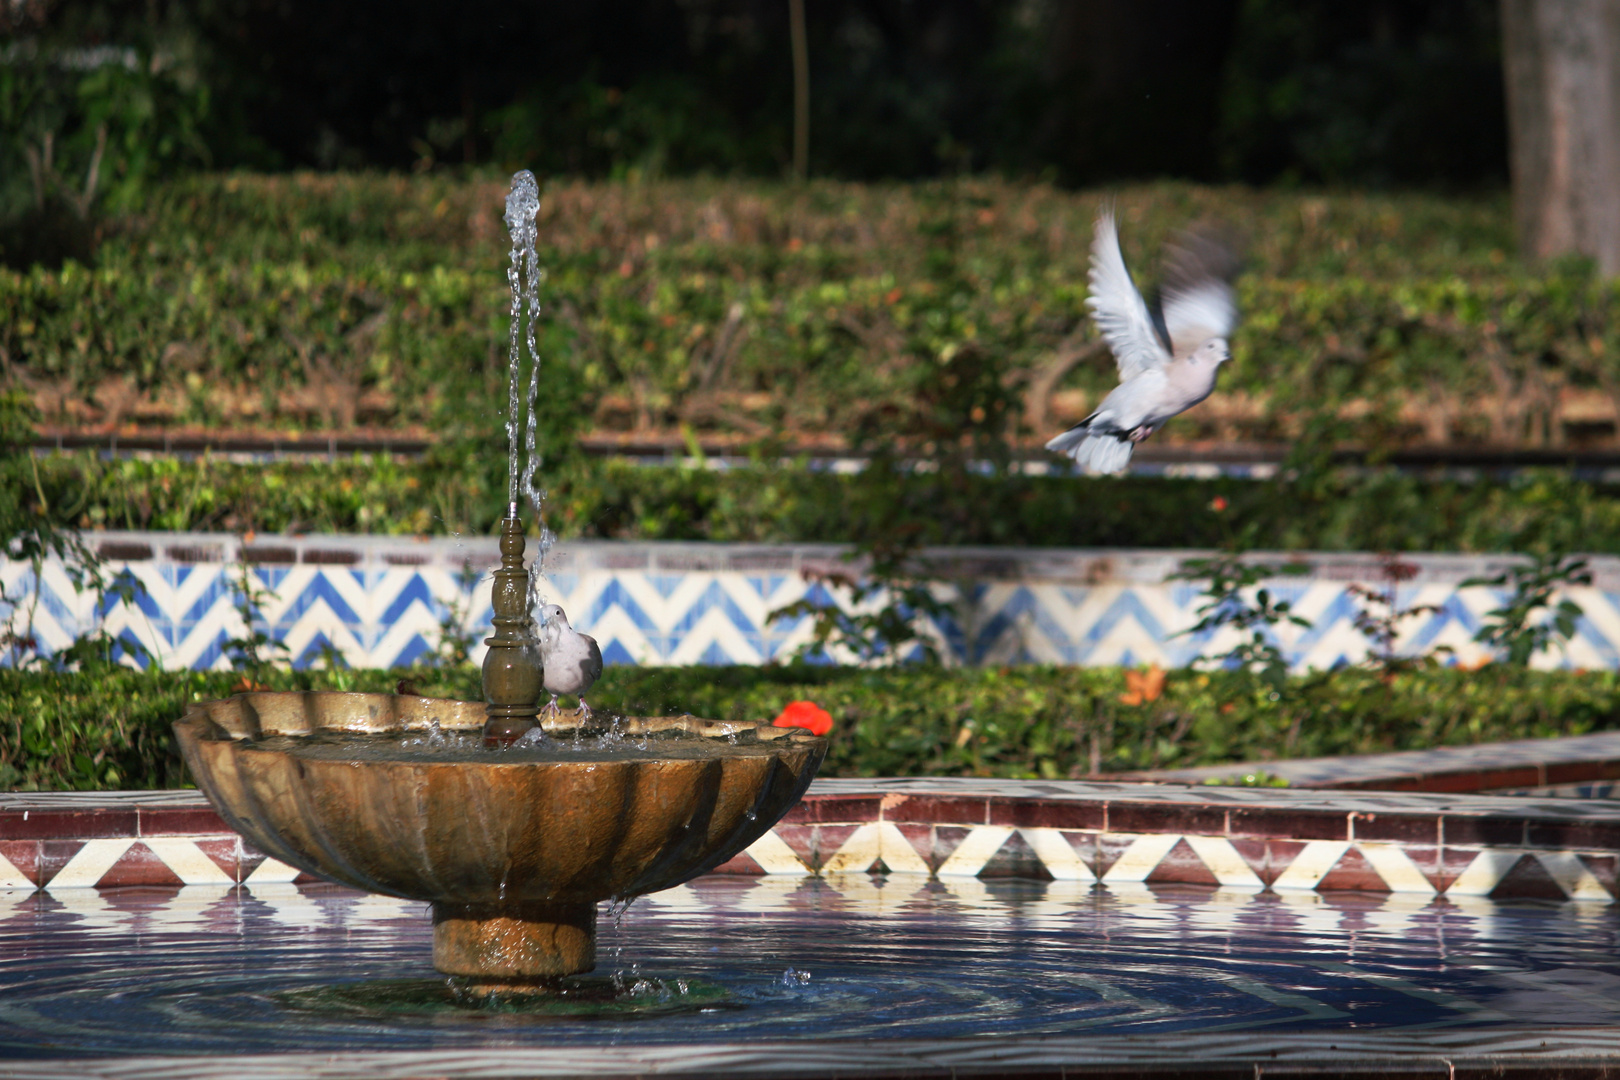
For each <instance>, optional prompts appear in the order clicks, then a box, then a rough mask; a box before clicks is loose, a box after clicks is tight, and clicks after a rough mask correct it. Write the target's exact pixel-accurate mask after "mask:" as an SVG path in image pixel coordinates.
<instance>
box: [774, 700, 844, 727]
mask: <svg viewBox="0 0 1620 1080" xmlns="http://www.w3.org/2000/svg"><path fill="white" fill-rule="evenodd" d="M771 726H772V727H802V728H809V729H810V734H812V735H825V734H827V732H829V731H831V730H832V713H830V712H828V711H827V710H826V709H823V708H822V707H821V706H820V705H817V704H816V703H815V702H813V701H790V702H788V707H787V708H785V709H783V710H782V715H781V716H778V717H777V718H776V719H775V720H772V721H771Z"/></svg>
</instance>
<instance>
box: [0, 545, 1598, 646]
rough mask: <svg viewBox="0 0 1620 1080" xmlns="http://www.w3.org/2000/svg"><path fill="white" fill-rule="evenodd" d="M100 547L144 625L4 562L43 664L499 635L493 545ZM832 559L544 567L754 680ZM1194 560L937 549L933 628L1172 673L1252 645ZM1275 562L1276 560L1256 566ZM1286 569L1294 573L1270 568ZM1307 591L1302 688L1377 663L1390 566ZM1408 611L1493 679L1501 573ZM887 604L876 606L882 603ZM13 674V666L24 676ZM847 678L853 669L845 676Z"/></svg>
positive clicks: (1581, 593) (1493, 568) (1276, 588)
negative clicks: (250, 625)
mask: <svg viewBox="0 0 1620 1080" xmlns="http://www.w3.org/2000/svg"><path fill="white" fill-rule="evenodd" d="M91 539H92V542H93V544H94V545H95V546H96V547H97V549H98V550H99V551H100V552H101V554H102V556H103V557H104V559H105V560H106V571H107V573H108V575H109V576H117V575H127V576H128V577H129V578H132V579H133V580H134V581H135V582H138V583H139V585H140V586H141V589H140V591H139V594H138V595H137V597H136V599H135V601H134V602H133V603H124V602H121V601H116V600H115V601H113V602H111V603H110V604H106V605H103V606H98V604H97V602H96V598H95V596H94V595H92V594H90V593H87V592H81V591H79V590H77V589H75V587H74V584H73V581H72V579H71V577H70V576H69V574H68V571H67V568H66V567H64V566H63V565H62V564H61V563H59V562H55V561H51V562H47V563H45V564H44V566H43V567H42V569H41V571H40V573H39V574H38V575H37V576H36V574H35V572H34V568H33V567H32V566H31V565H30V564H29V563H27V562H16V561H6V562H0V583H3V585H4V588H5V593H6V596H7V597H12V598H20V599H18V600H17V602H16V603H7V604H0V620H9V629H10V631H11V632H12V633H13V634H18V635H31V636H32V638H33V639H34V640H35V641H36V642H37V643H38V646H39V650H40V652H42V653H44V654H46V655H49V654H53V653H55V652H56V651H58V650H60V649H62V648H63V647H65V646H66V645H68V644H69V643H70V642H71V641H72V639H73V637H74V636H75V635H76V634H78V633H80V632H83V631H85V630H88V629H93V628H94V627H96V626H97V625H98V624H99V625H100V626H101V627H102V628H104V629H105V630H106V631H107V632H108V633H110V634H112V635H114V636H115V637H120V638H124V639H126V640H134V641H138V642H139V643H140V644H141V645H143V646H144V647H145V648H146V649H148V650H149V651H150V652H151V653H152V654H153V655H154V656H156V657H157V658H158V661H159V662H160V663H161V664H162V665H163V666H164V667H166V668H195V669H209V668H224V667H228V666H229V659H228V657H227V656H226V655H225V651H224V647H225V643H226V642H227V641H229V640H230V639H231V638H234V637H240V636H242V635H243V634H244V633H245V626H244V624H243V620H242V615H241V613H240V612H239V610H238V606H237V604H238V597H239V595H240V594H239V589H238V585H237V582H238V581H239V580H240V579H241V576H242V574H243V572H244V568H245V569H246V572H247V573H248V574H249V575H250V578H249V580H250V581H251V582H252V584H253V587H254V589H255V590H256V591H258V592H259V593H260V594H261V600H262V605H261V607H260V615H261V621H260V622H259V624H258V627H257V628H258V629H261V630H263V631H265V632H268V633H269V634H270V635H271V636H273V637H274V638H275V639H276V640H278V641H281V642H283V643H284V644H285V645H286V646H287V649H288V655H289V656H290V657H291V659H292V661H293V663H294V664H296V665H298V666H308V665H311V664H318V663H320V662H321V660H322V657H323V655H324V654H325V653H326V652H328V651H330V650H335V651H336V652H337V653H339V654H341V656H342V657H343V659H344V660H345V661H346V662H348V663H349V664H351V665H355V666H375V667H387V666H401V665H408V664H411V663H413V662H415V661H417V660H419V659H421V658H423V657H425V656H427V655H429V654H431V653H432V652H433V651H434V648H435V646H436V644H437V642H438V641H439V640H440V638H441V635H442V634H443V633H444V632H445V631H444V624H445V623H446V622H449V623H450V624H452V625H455V626H459V627H460V628H461V629H463V630H464V631H465V632H467V633H470V634H473V635H476V637H477V639H478V644H477V645H476V646H475V648H474V652H473V658H474V660H475V661H476V660H479V659H481V658H482V653H483V645H482V638H483V636H484V635H486V634H487V633H488V632H489V630H490V616H491V611H490V604H489V583H490V576H489V575H490V572H491V571H492V570H493V568H494V567H495V565H496V563H497V561H498V554H497V551H496V548H495V544H494V541H493V540H490V539H478V540H465V541H457V540H412V539H400V538H387V537H351V536H302V537H266V536H259V537H255V538H252V539H251V541H247V540H244V539H243V538H240V537H236V536H229V535H216V534H177V533H99V534H95V535H94V536H93V537H92V538H91ZM842 553H843V551H842V549H840V548H838V547H834V546H830V545H799V546H754V545H734V544H683V543H646V544H641V543H615V542H575V543H568V544H564V545H561V546H560V547H558V548H557V549H556V550H554V551H553V552H552V554H551V556H550V557H549V559H548V562H547V566H546V575H545V579H544V582H543V584H542V586H541V590H540V591H541V594H542V596H543V598H544V599H545V600H548V601H555V602H557V603H560V604H562V605H563V606H564V607H565V608H566V609H567V610H568V612H569V615H570V618H571V619H572V621H573V622H574V624H575V625H576V626H578V627H580V628H581V629H584V630H586V631H587V632H589V633H591V634H594V635H595V636H596V638H597V640H598V641H600V642H601V645H602V650H603V653H604V655H605V656H606V658H607V659H608V661H609V662H610V663H621V664H652V665H659V664H757V663H761V662H765V661H769V660H780V659H786V658H787V657H789V656H791V655H792V654H793V653H794V651H795V650H796V649H797V648H798V647H799V646H800V645H801V644H803V643H804V641H805V640H806V639H807V637H808V635H809V630H810V627H809V620H808V619H806V618H800V619H797V620H789V621H779V622H776V623H773V622H772V621H771V620H770V618H769V616H770V613H771V612H772V611H774V610H776V609H778V608H781V607H783V606H785V605H787V604H790V603H792V602H793V601H795V600H799V599H801V598H803V597H805V596H807V595H808V596H812V597H816V598H821V599H831V600H833V601H836V602H840V603H843V604H845V605H846V606H847V605H848V597H847V596H844V595H841V594H840V593H839V592H838V590H830V591H829V590H828V589H827V588H825V587H824V586H823V585H820V584H817V583H816V582H815V581H813V580H812V579H811V578H810V577H807V576H806V574H807V572H809V573H811V574H813V573H814V572H815V571H818V570H827V569H839V570H845V571H847V570H848V569H849V566H848V565H847V564H845V563H844V562H843V561H842V559H841V556H842ZM1200 554H1207V553H1201V552H1194V551H1103V550H1092V549H1088V550H1026V549H961V548H955V549H948V550H947V549H942V550H939V551H935V552H930V553H929V559H930V565H931V566H932V567H933V571H934V573H933V575H932V576H934V577H935V578H936V579H937V580H936V584H935V586H934V588H935V592H936V595H937V596H938V597H939V598H940V599H942V600H945V601H947V602H948V603H949V605H950V610H951V614H950V615H948V616H945V617H942V618H940V619H938V620H936V621H934V622H932V623H930V624H929V625H928V627H927V630H928V632H929V633H930V634H931V635H932V637H933V638H934V639H935V641H936V642H937V644H938V645H939V646H940V650H941V652H942V654H943V655H944V656H945V658H946V660H947V662H949V663H956V664H1014V663H1059V664H1089V665H1101V664H1128V665H1134V664H1147V663H1157V664H1159V665H1161V666H1165V667H1177V666H1182V665H1186V664H1189V663H1192V662H1195V661H1197V660H1198V659H1199V657H1201V656H1209V655H1214V654H1218V653H1221V652H1223V651H1225V650H1226V649H1228V648H1230V647H1231V645H1232V644H1233V643H1234V642H1235V640H1236V635H1235V634H1234V633H1232V632H1230V631H1227V632H1225V633H1217V634H1214V635H1209V634H1203V635H1191V634H1187V633H1185V632H1184V631H1186V630H1187V628H1188V627H1190V626H1192V625H1193V624H1194V623H1195V622H1196V621H1197V615H1196V612H1197V610H1198V608H1199V607H1200V606H1201V604H1202V602H1203V597H1202V596H1201V595H1200V592H1199V589H1200V586H1199V585H1198V584H1197V583H1191V582H1187V581H1181V580H1171V575H1172V574H1174V573H1175V572H1176V571H1177V570H1178V569H1179V567H1180V566H1181V564H1182V562H1183V561H1184V560H1186V559H1188V558H1192V557H1196V556H1198V555H1200ZM1259 557H1260V558H1264V556H1259ZM1274 558H1280V557H1274ZM1286 558H1288V559H1289V560H1291V561H1295V562H1303V563H1305V564H1306V565H1307V566H1308V567H1309V572H1308V573H1306V574H1304V575H1302V576H1297V577H1285V578H1280V579H1278V580H1277V581H1274V582H1270V583H1268V584H1269V587H1270V588H1271V589H1272V591H1273V592H1274V593H1276V594H1277V595H1279V596H1280V597H1282V598H1284V599H1287V600H1290V601H1292V603H1293V607H1294V612H1295V613H1296V614H1298V615H1300V616H1301V617H1303V618H1304V619H1305V620H1306V621H1308V622H1309V623H1310V624H1311V625H1310V627H1309V628H1308V629H1306V628H1300V627H1293V626H1285V627H1281V628H1279V630H1278V632H1277V635H1276V639H1277V642H1278V644H1279V645H1280V646H1281V647H1282V649H1283V650H1284V652H1285V654H1286V655H1287V656H1288V658H1289V660H1290V662H1291V663H1292V664H1293V665H1294V666H1295V667H1296V668H1300V669H1304V668H1319V669H1320V668H1328V667H1332V666H1334V665H1335V664H1340V663H1347V662H1350V663H1353V662H1355V661H1358V660H1360V659H1362V658H1363V657H1364V656H1365V655H1366V652H1367V648H1368V643H1367V641H1366V639H1365V638H1364V637H1363V635H1362V634H1361V632H1360V631H1359V630H1357V629H1356V626H1355V616H1356V612H1357V610H1358V603H1359V601H1358V600H1357V599H1356V597H1355V595H1354V594H1353V593H1352V592H1351V591H1350V589H1349V586H1350V585H1351V584H1353V583H1356V582H1361V583H1366V584H1371V585H1377V584H1378V583H1379V573H1378V560H1377V559H1376V557H1373V556H1368V555H1358V554H1320V553H1303V554H1302V553H1290V554H1289V555H1288V556H1286ZM1408 561H1409V562H1411V563H1413V564H1415V565H1416V567H1417V573H1416V576H1415V577H1413V578H1412V579H1411V580H1410V581H1408V582H1406V583H1404V584H1403V585H1402V586H1401V587H1400V589H1399V592H1398V596H1397V603H1398V605H1399V606H1400V607H1402V608H1409V607H1414V606H1419V605H1423V606H1431V607H1433V608H1434V609H1435V610H1434V611H1433V612H1431V613H1425V614H1422V615H1417V616H1414V617H1412V618H1409V619H1406V620H1403V621H1402V623H1401V624H1400V637H1399V640H1398V643H1397V644H1398V648H1399V649H1400V651H1402V652H1404V653H1407V654H1415V653H1422V652H1426V651H1429V650H1432V649H1435V648H1436V647H1438V646H1449V647H1450V648H1451V649H1452V650H1453V652H1452V654H1451V656H1452V657H1453V658H1454V660H1455V661H1457V662H1472V661H1477V660H1479V659H1482V658H1484V656H1485V653H1484V651H1483V650H1482V648H1481V647H1480V646H1479V645H1477V644H1475V643H1474V641H1473V637H1474V633H1475V631H1476V630H1477V629H1478V627H1479V626H1480V624H1481V621H1482V619H1483V617H1484V616H1485V614H1486V613H1487V612H1488V611H1490V610H1491V609H1492V608H1493V607H1496V606H1497V605H1498V604H1499V603H1500V601H1501V600H1502V599H1503V596H1504V594H1503V593H1501V592H1500V591H1498V590H1492V589H1488V588H1480V587H1471V588H1466V589H1465V588H1461V587H1460V583H1461V582H1462V581H1463V580H1464V579H1466V578H1468V577H1471V576H1478V575H1488V574H1493V573H1496V572H1498V571H1500V570H1501V569H1502V568H1503V567H1504V566H1505V565H1507V560H1504V559H1501V558H1493V557H1475V556H1457V555H1426V556H1411V557H1409V559H1408ZM1592 567H1593V570H1594V571H1595V574H1594V581H1593V584H1592V585H1591V586H1589V587H1579V588H1572V589H1570V590H1569V591H1568V596H1569V598H1570V599H1572V600H1574V601H1575V602H1576V603H1577V604H1579V605H1580V606H1581V608H1582V609H1583V611H1584V615H1583V617H1582V618H1581V619H1580V621H1579V627H1578V632H1577V634H1576V636H1575V638H1574V640H1573V641H1571V642H1570V643H1569V644H1568V645H1567V647H1564V648H1562V649H1556V650H1552V651H1549V652H1548V653H1546V654H1543V655H1541V656H1539V657H1537V659H1536V663H1537V664H1538V665H1539V666H1543V667H1559V666H1563V667H1581V668H1613V667H1617V666H1620V559H1616V558H1607V557H1602V558H1595V559H1594V560H1593V561H1592ZM881 602H882V599H881V597H880V598H875V599H873V600H870V601H868V603H869V604H870V605H873V606H875V605H877V604H880V603H881ZM15 659H16V654H15V653H14V652H13V653H10V654H8V655H7V658H6V660H5V661H4V662H6V663H14V662H15ZM832 659H833V660H835V661H839V662H849V661H850V660H851V659H852V658H851V657H849V656H836V655H835V656H834V657H832Z"/></svg>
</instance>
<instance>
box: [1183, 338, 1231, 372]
mask: <svg viewBox="0 0 1620 1080" xmlns="http://www.w3.org/2000/svg"><path fill="white" fill-rule="evenodd" d="M1188 359H1190V360H1192V362H1193V363H1195V364H1208V365H1210V366H1211V367H1214V366H1216V365H1218V364H1224V363H1226V362H1227V361H1228V360H1230V359H1232V350H1231V348H1230V347H1229V346H1228V345H1227V342H1226V339H1225V338H1223V337H1212V338H1210V339H1209V340H1208V341H1206V342H1204V343H1203V344H1202V345H1200V346H1198V348H1196V349H1194V350H1193V354H1192V356H1191V357H1189V358H1188Z"/></svg>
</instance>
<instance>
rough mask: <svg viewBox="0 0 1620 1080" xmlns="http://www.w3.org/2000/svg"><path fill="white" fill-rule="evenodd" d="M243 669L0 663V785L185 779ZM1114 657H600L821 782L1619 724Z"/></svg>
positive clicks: (1347, 682) (466, 687) (1163, 762)
mask: <svg viewBox="0 0 1620 1080" xmlns="http://www.w3.org/2000/svg"><path fill="white" fill-rule="evenodd" d="M403 675H409V676H410V677H411V678H413V679H415V680H416V683H417V689H418V690H420V691H421V692H423V693H428V694H433V695H436V696H447V697H463V698H465V697H476V696H477V694H478V673H477V672H476V671H475V670H473V669H472V668H461V669H454V670H450V671H434V670H423V669H413V670H411V671H337V672H297V673H295V672H286V671H281V672H273V673H271V674H270V675H269V676H268V677H269V678H270V680H271V684H272V685H273V686H274V687H275V688H276V689H308V688H332V689H344V690H392V689H394V686H395V683H396V680H397V679H399V678H400V677H401V676H403ZM238 678H239V677H238V676H235V675H232V674H220V673H195V672H176V673H162V672H160V673H142V672H136V671H132V670H129V669H123V668H118V669H112V670H104V671H98V672H92V673H85V674H63V673H38V672H18V671H14V670H9V669H0V787H4V788H9V789H23V790H57V789H78V790H110V789H117V788H144V787H172V786H181V785H183V784H184V783H185V778H184V776H183V770H182V768H181V766H180V763H179V761H178V758H177V757H176V753H175V750H174V746H173V739H172V736H171V735H170V733H169V727H168V725H169V724H170V723H171V722H172V721H173V720H175V719H176V718H178V717H179V716H180V714H181V713H182V712H183V711H184V708H185V703H186V702H187V701H191V700H200V699H203V698H208V697H217V696H223V695H225V694H228V693H229V692H230V691H231V687H232V685H233V684H235V683H236V682H237V681H238ZM1126 690H1127V685H1126V681H1125V672H1123V671H1121V670H1120V669H1117V668H1051V667H1017V668H1003V669H995V668H973V669H954V670H948V669H944V668H937V667H906V668H895V669H887V670H861V669H849V668H811V667H801V666H784V667H763V668H747V667H722V668H629V667H613V668H609V669H608V671H607V673H606V674H605V675H604V677H603V679H602V681H601V683H600V684H599V685H598V686H597V688H596V690H595V692H594V693H593V694H592V695H591V698H592V703H593V705H595V706H596V707H597V708H598V709H606V710H612V711H622V712H627V713H633V714H644V715H645V714H664V713H672V712H692V713H695V714H697V715H702V716H708V717H714V718H720V719H736V720H744V719H746V720H760V719H770V718H772V717H774V716H775V715H776V714H777V713H778V712H780V711H781V709H782V708H783V707H784V706H785V705H786V704H787V703H788V702H790V701H794V700H801V699H809V700H812V701H815V702H817V703H818V704H820V705H821V706H822V707H824V708H826V709H828V710H829V711H830V712H831V713H832V715H833V718H834V728H833V735H832V740H833V742H832V750H831V753H830V754H829V756H828V760H827V764H826V766H825V768H824V770H823V772H824V774H825V775H828V776H996V777H1049V778H1050V777H1065V776H1080V775H1085V774H1088V773H1090V772H1091V771H1092V768H1093V763H1095V765H1096V766H1097V767H1098V768H1100V769H1101V770H1103V771H1107V772H1118V771H1125V770H1134V769H1145V768H1156V767H1171V766H1192V765H1208V764H1217V763H1221V762H1230V761H1244V760H1257V759H1259V760H1263V759H1267V758H1277V757H1304V756H1316V755H1327V754H1346V753H1368V752H1376V751H1385V750H1408V749H1423V748H1428V747H1433V746H1444V745H1462V744H1468V743H1476V742H1488V741H1494V740H1499V739H1510V738H1528V737H1543V736H1558V735H1580V734H1586V733H1588V732H1592V731H1601V730H1610V729H1613V728H1616V727H1620V674H1617V673H1615V672H1538V671H1527V670H1523V669H1515V668H1507V667H1488V668H1485V669H1482V670H1479V671H1471V672H1470V671H1461V670H1457V669H1438V670H1422V671H1415V672H1407V673H1402V674H1398V675H1395V676H1393V677H1392V678H1391V679H1389V680H1388V681H1386V680H1385V679H1384V678H1383V677H1381V676H1380V674H1379V673H1377V672H1372V671H1366V670H1360V669H1350V670H1344V671H1339V672H1333V673H1328V674H1319V675H1310V676H1300V677H1295V678H1293V679H1291V680H1290V681H1289V682H1288V683H1287V684H1286V686H1285V687H1284V691H1283V693H1282V694H1280V695H1274V694H1273V693H1272V691H1271V689H1270V687H1269V686H1267V685H1266V684H1264V683H1261V682H1259V681H1257V680H1255V679H1253V678H1251V677H1249V676H1247V675H1245V674H1244V673H1241V672H1237V673H1233V672H1213V673H1201V672H1195V671H1188V670H1180V671H1173V672H1170V673H1169V675H1168V678H1167V679H1166V681H1165V683H1164V688H1163V694H1162V696H1159V697H1158V698H1156V699H1155V700H1153V701H1150V702H1146V703H1142V704H1127V703H1126V701H1124V700H1122V698H1124V697H1125V696H1126Z"/></svg>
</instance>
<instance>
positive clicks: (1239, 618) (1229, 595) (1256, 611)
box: [1171, 552, 1311, 691]
mask: <svg viewBox="0 0 1620 1080" xmlns="http://www.w3.org/2000/svg"><path fill="white" fill-rule="evenodd" d="M1307 570H1308V568H1307V567H1306V566H1304V565H1295V564H1288V563H1285V564H1283V565H1281V566H1272V565H1269V564H1267V563H1258V562H1254V561H1252V560H1246V559H1244V558H1243V557H1242V556H1241V555H1238V554H1234V553H1231V552H1225V553H1222V554H1220V555H1215V556H1211V557H1209V558H1205V559H1188V560H1187V561H1186V562H1184V563H1182V565H1181V569H1180V570H1178V571H1177V572H1176V573H1175V574H1173V575H1171V577H1172V579H1179V580H1182V581H1202V582H1204V583H1205V585H1204V590H1203V597H1204V602H1203V604H1201V605H1200V606H1199V608H1198V610H1197V611H1196V612H1194V614H1195V615H1197V616H1198V621H1197V622H1196V623H1194V624H1193V625H1192V626H1190V627H1188V628H1187V629H1185V630H1183V631H1181V635H1198V634H1212V633H1216V632H1218V631H1220V630H1223V629H1226V628H1228V627H1230V628H1231V629H1233V630H1235V631H1237V632H1238V633H1239V634H1241V635H1247V637H1246V638H1244V639H1243V640H1241V641H1239V642H1238V643H1237V644H1236V645H1234V646H1232V648H1230V649H1228V650H1227V651H1226V652H1225V653H1222V654H1221V655H1219V656H1216V657H1214V658H1213V659H1215V660H1216V661H1218V662H1222V663H1224V664H1226V665H1227V666H1228V667H1232V668H1236V669H1238V670H1241V671H1247V672H1251V673H1253V674H1255V675H1258V676H1259V678H1260V680H1261V681H1262V682H1264V683H1266V684H1267V685H1268V686H1270V687H1271V688H1272V690H1273V691H1280V690H1281V689H1282V688H1283V686H1284V685H1286V684H1287V682H1288V659H1287V657H1285V656H1284V655H1283V651H1282V649H1281V648H1280V647H1279V646H1278V644H1277V640H1276V635H1275V631H1276V627H1277V626H1278V625H1279V624H1282V623H1289V624H1292V625H1294V626H1300V627H1305V628H1307V629H1309V627H1310V625H1311V624H1310V623H1309V622H1308V621H1307V620H1305V619H1302V618H1300V617H1299V616H1298V615H1295V614H1294V606H1293V604H1292V603H1291V602H1290V601H1287V600H1279V599H1277V598H1276V597H1275V596H1273V595H1272V593H1271V590H1270V589H1269V588H1267V587H1265V586H1264V585H1261V584H1260V583H1261V582H1264V581H1268V580H1270V579H1272V578H1276V577H1279V576H1283V575H1294V576H1298V575H1300V574H1303V573H1305V572H1307Z"/></svg>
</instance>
